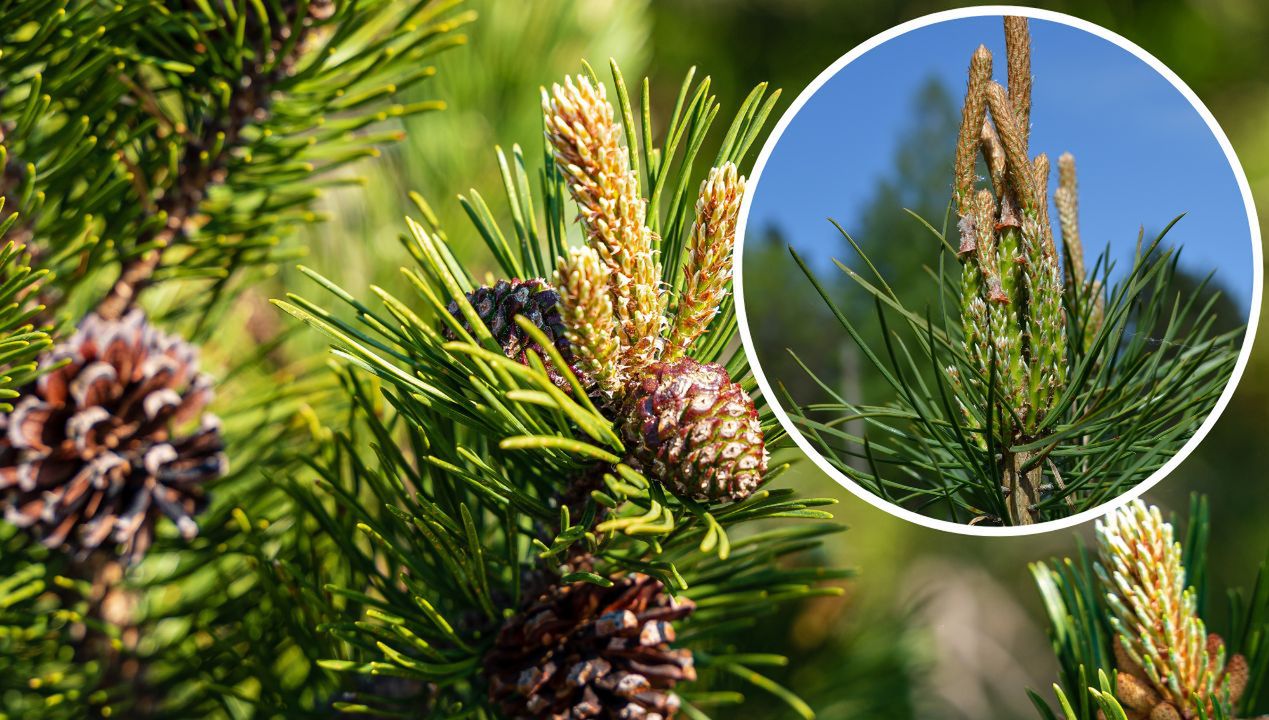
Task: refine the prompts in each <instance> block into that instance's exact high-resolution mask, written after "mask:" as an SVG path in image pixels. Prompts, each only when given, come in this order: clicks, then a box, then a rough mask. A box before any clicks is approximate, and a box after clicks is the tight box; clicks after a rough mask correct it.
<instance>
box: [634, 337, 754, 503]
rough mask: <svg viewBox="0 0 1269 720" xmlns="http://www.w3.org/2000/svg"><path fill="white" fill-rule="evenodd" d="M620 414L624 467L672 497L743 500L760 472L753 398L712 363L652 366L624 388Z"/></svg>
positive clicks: (722, 369) (663, 363) (695, 362)
mask: <svg viewBox="0 0 1269 720" xmlns="http://www.w3.org/2000/svg"><path fill="white" fill-rule="evenodd" d="M621 416H622V419H621V421H620V422H621V429H622V441H623V442H624V443H625V445H626V450H627V452H628V453H629V454H630V458H629V462H630V463H631V464H632V465H634V466H635V467H637V468H639V469H640V470H641V471H643V472H645V473H650V474H651V475H652V476H653V477H656V478H657V479H658V480H660V481H661V482H662V483H665V485H666V486H667V487H669V488H670V489H671V490H673V491H674V492H675V493H677V494H679V495H682V496H686V497H691V498H696V499H700V500H711V501H720V500H742V499H744V498H746V497H748V496H749V494H750V493H752V492H753V491H754V490H755V489H756V488H757V487H758V485H759V484H760V483H761V482H762V476H763V474H764V473H765V472H766V471H767V452H766V447H765V444H764V441H763V436H762V427H761V426H760V425H759V422H758V412H757V410H755V409H754V405H753V400H752V399H750V397H749V395H748V394H747V393H745V390H744V388H742V387H741V386H740V385H739V384H737V383H734V382H732V380H731V378H730V377H729V376H728V375H727V370H726V369H725V368H724V367H723V366H722V365H719V364H717V363H708V364H702V363H699V362H697V361H696V360H692V359H691V358H683V359H681V360H675V361H673V362H659V363H653V364H652V365H650V366H649V367H648V368H647V369H646V370H645V371H644V373H643V374H642V376H641V377H640V378H639V379H638V380H637V381H636V382H635V383H634V384H633V385H632V386H631V387H630V388H629V389H628V390H627V392H626V397H625V402H624V403H623V405H622V409H621Z"/></svg>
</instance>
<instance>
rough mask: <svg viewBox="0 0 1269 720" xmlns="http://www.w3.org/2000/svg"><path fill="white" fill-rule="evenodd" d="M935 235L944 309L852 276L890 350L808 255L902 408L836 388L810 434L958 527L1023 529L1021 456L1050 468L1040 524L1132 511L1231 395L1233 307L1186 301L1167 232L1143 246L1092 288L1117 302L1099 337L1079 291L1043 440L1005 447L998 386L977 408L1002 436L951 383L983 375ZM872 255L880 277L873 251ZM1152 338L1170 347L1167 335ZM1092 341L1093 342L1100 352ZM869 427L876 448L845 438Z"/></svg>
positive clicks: (981, 396) (833, 456)
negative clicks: (1120, 502) (1226, 313)
mask: <svg viewBox="0 0 1269 720" xmlns="http://www.w3.org/2000/svg"><path fill="white" fill-rule="evenodd" d="M918 220H919V219H918ZM919 222H921V223H923V224H925V225H926V227H927V229H928V230H929V232H931V233H933V234H934V236H935V237H936V238H937V239H938V240H939V241H940V242H941V244H942V248H943V251H942V252H941V254H940V256H939V265H938V268H937V269H935V270H929V274H930V276H931V281H932V282H934V283H936V285H937V286H938V287H940V288H942V290H943V293H944V295H943V298H942V300H940V301H939V303H938V304H937V305H934V306H927V307H925V308H920V309H916V308H912V307H910V306H908V305H906V304H905V303H904V301H903V300H902V299H901V298H899V297H898V296H897V295H896V294H895V292H894V290H893V289H892V288H891V287H890V285H888V284H887V281H886V278H885V277H884V276H883V275H882V274H880V273H879V272H877V271H876V270H875V269H874V268H873V267H872V266H871V264H868V268H869V269H868V271H865V272H857V271H855V270H853V269H851V268H849V267H847V266H845V265H844V264H842V263H838V267H839V269H840V270H841V271H842V272H843V273H845V274H846V275H847V276H848V277H849V278H850V279H851V281H853V282H855V283H857V284H858V285H859V286H860V287H862V288H864V289H865V290H866V291H867V292H868V293H869V294H870V295H871V296H872V298H873V301H874V303H875V314H876V317H877V318H879V320H880V322H881V328H882V337H881V338H880V342H877V341H875V340H873V339H871V338H868V337H866V336H865V335H864V334H863V333H862V332H861V331H860V330H859V327H858V324H857V323H856V322H855V321H854V320H852V319H851V318H850V317H849V316H848V315H847V314H846V313H845V312H844V311H843V310H841V309H840V307H839V306H838V305H837V304H836V302H835V300H834V299H833V298H832V297H831V296H830V295H829V294H828V292H827V291H826V290H825V289H824V288H823V286H822V285H821V284H820V283H819V282H818V280H816V278H815V277H814V276H813V274H812V273H811V272H810V270H809V269H808V268H806V266H805V265H804V264H802V262H801V260H800V259H799V258H797V257H796V253H795V260H796V261H797V262H798V263H799V264H800V265H802V267H803V269H804V270H805V271H806V272H807V274H808V277H810V279H811V281H812V283H814V284H815V285H816V287H817V288H819V289H820V291H821V293H822V294H823V296H824V300H825V302H827V303H829V306H830V307H831V308H832V309H833V311H834V313H835V315H836V316H837V319H838V321H839V322H840V324H841V325H842V327H843V328H844V329H845V330H846V331H847V333H848V334H849V335H850V336H851V337H852V339H853V340H854V341H855V343H856V344H857V345H858V346H859V347H860V349H861V351H862V352H863V354H864V356H865V358H867V360H868V362H870V363H871V364H872V365H873V367H874V368H876V369H877V370H878V371H879V372H880V374H881V375H882V377H883V378H884V379H885V381H886V383H887V384H888V385H889V387H890V388H891V389H892V390H893V391H894V392H895V394H896V396H897V398H898V400H897V401H896V402H894V403H892V404H890V405H880V406H870V405H861V404H856V403H851V402H848V401H847V400H845V399H844V398H842V397H841V396H840V395H838V394H837V393H836V392H835V391H834V390H832V388H831V386H830V385H828V384H827V383H821V385H822V387H823V389H824V391H825V393H826V394H828V397H829V398H830V399H829V400H828V401H827V402H824V403H820V404H814V405H806V406H803V407H798V408H796V409H795V412H794V414H795V416H796V417H795V421H796V422H798V423H799V424H800V425H801V426H802V427H803V428H804V431H805V432H806V433H807V434H808V436H810V437H811V438H812V439H813V442H815V443H816V445H817V446H818V447H820V448H821V450H823V451H824V452H825V455H826V456H827V457H828V459H829V461H830V462H832V463H833V464H834V465H835V466H836V467H838V468H839V469H840V470H841V471H842V472H843V473H845V474H846V475H847V476H849V477H850V478H852V479H853V480H855V481H856V482H859V483H860V484H861V485H863V486H864V487H865V488H867V489H869V490H870V491H872V492H874V493H876V494H877V495H879V496H881V497H883V498H885V499H887V500H890V501H892V502H895V503H898V504H900V505H903V506H905V507H909V508H912V509H915V510H918V511H920V512H923V513H926V514H930V515H934V516H936V517H940V518H944V519H947V520H952V521H955V522H968V521H971V520H974V519H975V518H978V519H979V520H980V521H981V520H984V519H986V520H991V521H996V520H998V519H1002V518H1007V517H1008V516H1009V515H1008V512H1007V506H1006V499H1005V496H1004V493H1003V491H1002V487H1001V485H1002V483H1001V472H1000V469H999V468H998V467H997V460H996V459H995V458H998V457H999V456H1000V453H1001V452H1003V451H1006V450H1007V451H1009V453H1011V454H1016V453H1023V452H1028V453H1034V454H1035V459H1034V460H1033V463H1040V464H1041V466H1042V467H1043V468H1044V470H1043V476H1044V482H1043V483H1042V484H1040V485H1039V488H1040V490H1041V496H1040V498H1039V500H1038V502H1037V503H1035V506H1034V510H1035V512H1036V514H1037V517H1038V519H1039V520H1048V519H1053V518H1059V517H1065V516H1068V515H1071V514H1074V513H1077V512H1080V511H1083V510H1086V509H1088V508H1092V507H1096V506H1097V505H1100V504H1101V503H1103V502H1106V501H1107V500H1110V499H1112V498H1114V497H1116V496H1117V495H1119V494H1120V493H1122V492H1124V491H1125V490H1127V489H1129V488H1131V487H1133V486H1135V485H1136V484H1137V483H1139V482H1141V481H1142V480H1144V479H1145V478H1146V477H1148V476H1149V475H1150V474H1152V473H1153V472H1155V471H1156V470H1157V469H1159V468H1160V467H1162V465H1163V464H1164V463H1165V462H1167V461H1168V460H1169V459H1171V458H1172V457H1173V455H1175V454H1176V452H1177V451H1178V450H1179V449H1180V448H1181V446H1182V445H1184V444H1185V442H1186V441H1188V440H1189V438H1190V437H1191V436H1192V435H1193V433H1194V432H1195V430H1197V428H1198V426H1199V425H1200V424H1201V423H1202V422H1203V420H1204V419H1205V418H1206V417H1207V415H1208V413H1210V412H1211V410H1212V408H1213V407H1214V406H1215V403H1216V399H1217V398H1218V397H1219V396H1220V394H1221V392H1223V391H1224V389H1225V386H1226V383H1227V381H1228V379H1229V377H1230V375H1231V374H1232V372H1233V367H1234V364H1235V362H1236V360H1237V356H1238V349H1239V347H1240V345H1241V340H1242V336H1243V332H1242V330H1241V329H1240V328H1238V329H1234V330H1228V331H1215V330H1213V329H1212V328H1213V327H1215V326H1216V324H1217V323H1218V318H1217V317H1216V314H1215V313H1214V312H1213V307H1214V305H1215V303H1217V301H1218V299H1219V297H1220V296H1219V294H1218V293H1215V292H1208V291H1207V285H1206V284H1200V285H1199V286H1198V287H1197V288H1195V289H1193V290H1192V291H1190V292H1189V293H1188V294H1181V293H1179V292H1178V291H1177V290H1175V289H1174V288H1175V287H1176V284H1177V278H1178V275H1179V272H1180V271H1179V270H1178V267H1177V255H1178V253H1177V252H1176V251H1174V250H1170V249H1166V248H1164V246H1163V245H1162V241H1163V237H1164V234H1166V232H1167V230H1166V229H1165V230H1164V232H1163V233H1161V234H1160V235H1159V237H1157V238H1156V239H1154V240H1153V241H1151V242H1150V243H1149V244H1146V245H1141V244H1140V238H1139V247H1140V250H1139V252H1138V253H1137V256H1136V258H1135V259H1134V263H1133V267H1132V268H1131V269H1130V271H1129V272H1128V273H1126V274H1125V275H1124V276H1123V279H1121V280H1119V281H1118V282H1116V283H1114V284H1113V285H1112V284H1111V283H1110V282H1109V267H1108V263H1107V260H1106V256H1105V255H1104V254H1103V255H1102V256H1101V257H1100V258H1099V259H1098V261H1097V263H1096V264H1095V266H1094V268H1093V270H1092V271H1091V273H1092V276H1093V277H1098V278H1101V281H1102V283H1103V287H1108V288H1109V289H1108V291H1107V293H1106V310H1105V317H1106V321H1105V324H1104V325H1103V326H1101V327H1100V328H1099V329H1098V330H1097V331H1096V332H1095V333H1094V332H1093V331H1091V330H1085V328H1086V326H1087V324H1088V317H1089V313H1090V312H1091V308H1092V305H1093V303H1092V300H1091V299H1090V298H1089V297H1087V296H1086V295H1083V296H1082V293H1080V292H1079V291H1078V290H1071V291H1068V297H1067V298H1066V312H1067V333H1068V336H1069V337H1070V339H1071V341H1070V342H1069V343H1068V355H1067V357H1066V367H1067V368H1069V372H1070V375H1069V377H1068V380H1067V384H1066V386H1065V388H1064V389H1063V390H1062V393H1061V395H1060V396H1059V398H1058V401H1057V403H1056V405H1055V407H1054V409H1053V410H1052V411H1051V412H1050V413H1049V414H1048V415H1047V416H1046V417H1045V419H1044V421H1043V423H1042V424H1041V426H1040V427H1039V428H1038V430H1037V433H1036V434H1035V436H1034V437H1030V438H1022V439H1020V440H1019V441H1016V442H1015V444H1011V445H1008V446H1004V447H1002V446H1001V445H999V444H998V443H999V442H1000V441H999V440H998V439H997V438H996V433H995V432H994V431H993V428H992V424H994V425H995V426H996V427H1000V426H1002V424H1003V423H1004V422H1005V421H1006V420H1007V419H1008V418H1009V417H1010V416H1009V413H1010V412H1011V410H1010V409H1009V408H1008V407H1007V406H1006V405H1005V404H1004V403H1003V402H1002V401H1001V399H1000V398H998V397H996V396H995V388H996V385H995V382H996V381H995V379H994V378H986V382H984V383H983V387H984V388H985V392H984V391H980V392H979V393H978V394H977V395H976V396H974V397H972V401H973V402H974V404H975V406H976V407H991V408H993V411H992V413H990V414H989V418H990V419H989V421H988V422H989V424H988V425H987V426H986V427H979V426H975V425H973V424H970V423H969V422H968V421H967V419H966V416H965V414H964V413H963V412H962V410H961V408H960V407H958V406H957V404H956V400H955V399H954V395H953V392H952V388H951V386H950V384H949V381H948V376H947V372H946V369H947V368H954V369H956V370H957V371H958V373H959V374H960V376H962V377H971V376H974V374H976V373H977V372H978V370H977V369H976V368H975V366H974V364H973V363H972V362H971V361H970V359H969V358H968V357H966V354H965V351H964V346H963V344H962V342H961V339H960V336H961V329H960V321H959V318H958V317H956V316H955V314H954V308H955V307H956V305H957V303H958V300H957V299H956V298H958V297H959V292H960V272H959V269H958V268H957V266H956V263H955V249H954V248H952V247H951V246H950V245H949V244H948V243H947V241H946V235H945V232H943V231H938V230H935V229H934V228H933V227H932V226H930V225H929V223H926V222H925V221H924V220H919ZM1169 227H1171V226H1170V225H1169ZM843 235H845V234H844V233H843ZM846 237H847V239H848V240H849V236H846ZM856 247H858V246H856ZM860 253H861V256H863V258H864V261H865V263H866V264H867V262H868V258H867V256H866V255H864V254H863V251H862V249H861V250H860ZM953 268H957V269H953ZM1183 327H1186V328H1189V329H1190V332H1189V333H1188V334H1187V335H1185V336H1182V335H1180V329H1181V328H1183ZM1141 328H1161V329H1162V331H1161V334H1160V335H1153V334H1151V333H1149V332H1142V331H1141ZM1085 332H1088V333H1089V334H1090V335H1091V336H1092V337H1091V340H1089V342H1088V343H1087V344H1088V347H1089V349H1088V350H1087V351H1085V350H1084V349H1083V348H1084V347H1085V342H1084V340H1085V338H1084V333H1085ZM853 420H863V421H864V422H865V424H866V431H865V432H864V433H862V436H861V434H857V433H853V432H850V431H849V429H844V424H845V423H848V422H850V421H853ZM865 438H867V442H866V443H865ZM857 458H862V459H864V460H865V461H866V466H865V467H864V468H863V469H857V467H856V464H855V460H856V459H857Z"/></svg>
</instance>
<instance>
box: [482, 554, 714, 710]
mask: <svg viewBox="0 0 1269 720" xmlns="http://www.w3.org/2000/svg"><path fill="white" fill-rule="evenodd" d="M694 609H695V605H694V604H693V603H692V602H691V601H690V600H675V599H674V598H671V597H670V596H669V594H667V593H666V592H665V588H664V586H662V584H661V582H660V581H658V580H655V579H653V578H651V577H648V576H646V575H640V574H637V573H635V574H631V575H625V576H622V577H619V578H614V580H613V586H612V587H609V588H601V587H599V586H597V585H592V584H589V583H580V582H579V583H573V584H571V585H565V586H554V587H552V588H551V589H550V590H548V591H547V592H546V593H544V594H543V595H541V596H540V597H539V598H538V599H537V600H535V601H533V602H531V603H529V605H528V606H527V607H526V608H524V609H523V610H522V611H521V612H519V613H517V614H516V615H514V616H512V617H511V618H509V619H508V620H507V621H506V623H505V624H504V625H503V626H502V629H501V630H500V631H499V633H498V638H497V640H496V642H495V643H494V646H493V648H492V649H491V650H490V651H489V654H488V655H487V656H486V657H485V672H486V675H487V677H488V678H489V698H490V701H491V702H493V703H494V704H495V705H497V706H499V707H500V708H501V710H502V712H503V714H504V715H506V716H507V717H508V718H515V719H517V720H519V719H524V720H535V719H536V718H552V719H556V718H558V719H560V720H564V719H568V718H613V719H617V718H621V719H623V720H624V719H626V718H631V719H634V718H641V719H644V720H667V719H668V718H671V717H673V716H674V714H675V713H676V712H677V711H678V708H679V699H678V696H677V695H675V694H674V693H673V692H671V691H672V690H673V689H674V686H675V685H676V684H677V683H678V682H680V681H692V680H695V679H696V670H695V666H694V665H693V663H692V653H691V651H690V650H687V649H672V648H671V647H670V644H671V643H672V642H674V628H673V626H671V624H670V622H671V621H673V620H678V619H681V618H684V617H686V616H688V615H689V614H691V613H692V611H693V610H694Z"/></svg>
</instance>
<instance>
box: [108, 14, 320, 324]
mask: <svg viewBox="0 0 1269 720" xmlns="http://www.w3.org/2000/svg"><path fill="white" fill-rule="evenodd" d="M330 8H331V3H330V2H329V0H314V2H311V3H310V4H309V5H308V8H307V16H306V17H305V19H304V21H303V22H301V23H299V28H300V30H299V32H300V33H306V32H307V30H308V28H309V27H310V26H311V24H312V22H311V21H312V20H314V19H319V20H320V19H322V18H324V17H327V16H328V14H329V12H330ZM295 11H296V7H295V3H288V4H287V13H286V14H287V15H288V16H290V15H293V14H294V12H295ZM290 19H291V18H290V17H287V18H286V20H287V21H280V19H279V18H274V19H273V22H271V23H269V28H270V33H269V37H268V38H267V41H266V42H262V43H260V45H259V46H258V47H257V48H256V52H255V57H254V59H253V60H252V61H251V62H250V63H248V64H247V65H246V67H245V68H244V72H243V77H242V79H241V80H240V81H239V82H235V83H233V89H232V91H231V94H230V97H229V106H228V108H227V112H226V113H225V114H224V115H223V116H222V115H218V114H214V113H211V112H209V113H208V114H207V115H206V116H205V117H203V118H202V122H201V123H200V124H198V125H197V126H196V125H195V124H194V123H186V125H187V132H186V133H185V134H184V135H183V137H185V138H187V142H186V144H185V149H184V152H183V153H182V157H181V161H180V163H179V165H178V170H179V174H178V176H177V178H176V182H175V185H174V187H172V188H170V189H169V190H168V191H167V193H166V194H164V195H163V196H162V197H161V198H159V200H158V202H157V203H155V206H154V209H153V210H152V211H150V215H151V217H159V218H163V223H162V225H161V226H160V227H159V228H158V229H157V230H154V231H151V232H150V233H147V234H146V235H143V236H141V237H138V238H137V245H139V246H147V247H148V249H147V250H145V252H143V253H142V254H141V255H139V256H136V257H134V258H131V259H129V260H127V261H125V262H124V264H123V267H122V268H121V269H120V271H119V279H118V280H116V281H115V283H114V285H113V286H112V287H111V289H110V292H109V293H108V294H107V295H106V297H105V298H103V299H102V301H101V302H100V303H98V305H97V314H98V315H100V316H102V317H104V318H107V319H117V318H120V317H123V315H124V313H126V312H127V311H128V309H129V308H131V307H132V304H133V303H134V302H135V301H136V298H137V296H138V295H139V294H140V293H141V291H142V290H144V289H145V288H146V287H147V286H149V284H150V282H151V279H152V278H153V276H154V273H155V272H156V271H157V270H158V269H159V266H160V265H161V264H162V261H163V252H164V251H165V250H167V249H168V248H170V247H173V246H175V245H179V244H180V243H181V242H182V241H183V240H185V238H187V237H188V236H189V235H190V233H191V230H192V225H193V222H194V220H195V216H196V215H197V213H198V208H199V206H200V205H201V204H202V202H203V200H204V199H205V198H206V197H207V194H208V192H209V191H210V190H211V189H212V188H213V187H215V186H216V185H220V184H222V183H224V182H225V179H226V175H227V166H228V164H229V158H230V155H231V153H232V152H233V151H234V150H235V149H236V148H237V147H238V144H239V142H240V140H241V137H242V131H243V130H244V129H246V128H247V127H249V126H250V125H251V124H252V123H258V122H262V121H264V120H265V119H267V118H268V116H269V105H270V94H271V92H272V89H273V87H274V86H275V85H276V84H277V82H278V81H279V80H281V79H282V78H284V77H286V76H287V75H288V74H289V73H291V72H292V70H293V69H294V65H295V60H296V58H297V55H298V53H299V52H300V51H301V50H302V49H303V47H304V37H303V36H301V37H299V38H297V39H296V40H295V42H293V43H291V45H290V50H289V54H288V56H287V57H285V58H282V59H280V60H277V61H276V62H275V61H274V57H275V54H276V53H277V52H279V51H280V50H281V49H282V48H283V47H285V46H287V43H288V41H289V40H290V34H291V22H289V20H290ZM252 20H253V21H255V22H258V20H257V19H256V18H254V16H253V18H252ZM251 30H255V31H256V32H255V33H254V35H255V36H258V35H259V34H260V33H261V28H260V27H259V26H257V27H256V28H248V36H253V33H252V32H251ZM195 127H197V128H198V130H197V131H195ZM214 147H218V148H220V149H219V150H218V151H217V152H216V153H215V154H214V155H209V153H211V149H212V148H214Z"/></svg>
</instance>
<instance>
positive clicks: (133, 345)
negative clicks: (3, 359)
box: [0, 310, 227, 561]
mask: <svg viewBox="0 0 1269 720" xmlns="http://www.w3.org/2000/svg"><path fill="white" fill-rule="evenodd" d="M63 363H64V364H63ZM41 365H42V366H44V367H52V366H56V365H61V367H58V368H57V369H55V370H52V371H51V372H49V373H47V374H45V375H43V376H41V377H40V378H39V380H37V381H36V382H35V383H33V384H32V385H30V386H28V387H26V388H23V389H22V391H21V392H20V397H21V399H20V400H19V401H18V403H17V405H16V407H14V409H13V412H12V413H10V414H8V415H0V505H2V506H3V507H4V514H5V519H7V520H8V521H9V522H11V523H13V524H15V525H17V526H19V527H24V528H29V529H30V530H32V531H33V532H34V533H35V534H36V535H37V536H38V537H40V538H41V539H42V540H43V542H44V544H45V545H48V546H49V547H59V546H63V545H65V546H67V547H68V549H71V550H73V551H74V552H76V554H78V555H79V556H81V557H83V556H87V555H88V554H89V553H90V552H92V551H94V550H97V549H98V548H102V547H103V546H105V547H108V546H106V545H105V544H106V543H107V542H109V543H117V544H119V545H121V546H122V548H123V551H124V553H125V554H126V555H127V558H128V559H129V561H135V560H138V559H140V557H141V556H142V555H143V554H144V553H145V551H146V550H147V549H148V548H149V546H150V543H151V542H152V540H153V538H154V525H155V523H156V522H157V521H158V518H159V516H160V515H166V516H168V517H169V518H171V519H172V521H173V522H175V523H176V526H177V528H178V529H179V530H180V532H181V534H182V535H183V536H185V537H186V538H187V539H188V538H192V537H193V536H194V535H196V534H197V533H198V525H197V524H195V522H194V517H193V516H194V515H195V514H197V513H198V512H199V511H200V510H202V508H203V507H204V506H205V505H206V494H205V489H204V487H203V484H204V483H206V482H208V481H210V480H214V479H216V478H218V477H220V476H222V475H223V474H224V473H225V470H226V464H227V463H226V459H225V454H224V452H223V450H224V445H223V443H222V442H221V439H220V423H219V421H218V420H217V419H216V417H215V416H213V415H202V418H201V422H200V424H199V426H198V428H197V430H195V431H194V432H193V434H189V435H178V434H176V430H177V429H178V428H180V427H181V426H183V425H186V424H188V423H189V422H190V421H192V420H193V419H194V418H196V417H198V416H199V414H200V412H201V411H202V409H203V407H204V406H205V405H206V404H207V402H208V401H209V400H210V399H211V380H210V379H209V378H208V377H207V376H206V375H202V374H200V373H199V372H198V357H197V351H196V350H195V349H194V347H193V346H191V345H189V344H188V343H186V342H185V341H183V340H181V339H180V338H178V337H175V336H171V335H165V334H163V333H161V332H159V331H158V330H156V329H154V328H152V327H150V326H149V325H148V324H147V322H146V319H145V315H144V314H143V313H142V312H141V311H140V310H133V311H132V312H130V313H129V314H128V315H127V316H126V317H124V318H123V319H121V320H118V321H111V320H104V319H102V318H101V317H98V316H97V315H95V314H93V315H89V316H87V317H86V318H84V320H83V322H82V323H81V324H80V327H79V329H78V330H77V331H76V332H75V334H74V335H72V336H71V337H70V339H69V340H67V341H66V342H65V343H63V344H60V345H58V346H57V347H54V348H53V349H52V350H50V351H49V353H48V354H47V355H46V356H45V357H44V358H43V359H42V360H41Z"/></svg>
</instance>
